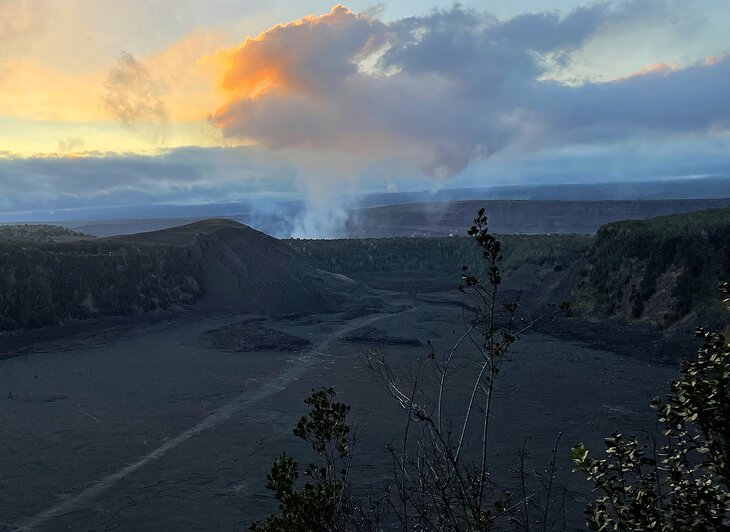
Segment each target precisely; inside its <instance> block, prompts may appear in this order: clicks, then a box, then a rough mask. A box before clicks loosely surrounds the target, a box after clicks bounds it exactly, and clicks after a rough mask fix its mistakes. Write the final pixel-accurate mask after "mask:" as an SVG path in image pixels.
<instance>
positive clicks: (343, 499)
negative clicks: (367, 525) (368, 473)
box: [251, 388, 351, 532]
mask: <svg viewBox="0 0 730 532" xmlns="http://www.w3.org/2000/svg"><path fill="white" fill-rule="evenodd" d="M335 395H336V394H335V391H334V389H333V388H322V389H320V390H317V391H313V392H312V394H311V395H310V396H309V397H307V398H306V399H305V400H304V402H305V404H307V405H309V407H310V411H309V413H308V414H307V415H306V416H303V417H302V418H301V419H300V420H299V422H298V423H297V426H296V428H295V429H294V435H295V436H297V437H299V438H301V439H302V440H304V441H306V442H308V443H309V444H310V445H311V447H312V450H314V452H315V453H317V455H318V456H319V457H320V458H321V463H320V464H314V463H310V464H309V465H308V466H307V468H306V469H305V471H304V475H305V476H306V477H307V478H308V480H307V481H306V482H305V483H304V485H303V486H302V487H301V488H299V489H297V487H296V484H297V480H298V479H299V464H298V463H297V462H295V461H294V459H293V458H292V457H291V456H289V455H288V454H286V453H282V454H281V456H279V457H278V458H276V459H275V460H274V463H273V465H272V467H271V472H270V473H269V475H268V483H267V485H266V487H267V488H268V489H269V490H271V491H272V492H273V493H274V496H275V497H276V499H277V500H278V501H279V510H280V511H279V513H278V514H271V515H270V516H269V517H268V518H267V519H266V522H265V523H254V524H253V525H252V526H251V530H253V531H255V532H319V531H326V530H341V529H342V527H343V521H344V519H345V516H346V515H347V513H348V509H349V496H348V495H349V494H348V489H347V485H348V474H349V457H350V444H351V443H350V438H351V429H350V425H349V424H348V422H347V415H348V413H349V411H350V407H349V406H348V405H345V404H343V403H339V402H336V401H335V400H334V399H335Z"/></svg>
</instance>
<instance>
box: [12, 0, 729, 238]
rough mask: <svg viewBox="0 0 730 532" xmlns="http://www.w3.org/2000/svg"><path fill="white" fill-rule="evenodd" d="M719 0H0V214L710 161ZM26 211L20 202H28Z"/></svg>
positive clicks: (555, 177) (722, 34)
mask: <svg viewBox="0 0 730 532" xmlns="http://www.w3.org/2000/svg"><path fill="white" fill-rule="evenodd" d="M728 27H730V10H728V9H727V0H695V1H693V2H686V1H675V0H620V1H619V0H617V1H606V2H584V1H578V0H545V1H536V0H532V1H528V0H514V1H511V2H503V1H501V0H481V1H477V0H472V1H465V2H461V3H459V4H452V3H446V2H433V1H424V0H418V1H416V0H399V1H386V2H381V3H375V2H368V1H359V0H358V1H353V2H350V3H348V4H346V5H341V4H337V5H333V4H331V3H328V2H319V1H308V2H304V1H300V0H275V1H257V2H253V1H248V0H207V1H206V2H200V1H198V0H126V1H125V2H107V1H104V0H0V216H1V217H3V218H4V219H9V218H12V216H13V215H14V214H17V215H19V216H20V215H21V214H22V215H23V216H26V217H27V215H28V213H35V212H37V213H43V212H51V211H54V212H58V211H68V213H69V214H68V216H69V217H70V218H73V217H74V212H76V211H75V210H76V209H83V208H88V207H90V206H97V207H98V206H105V205H108V206H115V207H120V206H125V205H130V206H131V205H157V204H169V203H176V204H201V203H203V204H204V203H210V202H214V203H224V202H236V201H250V202H253V203H255V204H257V205H260V206H262V207H261V208H262V209H263V208H265V207H264V206H265V205H268V204H270V203H269V202H270V201H271V200H280V199H298V200H301V201H303V202H304V203H305V204H306V205H307V210H306V211H305V212H306V214H305V215H304V218H303V219H302V220H300V223H299V225H298V227H299V229H298V231H299V232H300V233H301V234H306V235H310V236H322V235H326V233H327V232H328V231H331V229H332V227H333V226H336V225H337V224H339V223H342V222H343V220H344V218H346V216H347V214H346V209H347V206H348V204H349V202H350V201H352V198H353V197H356V196H357V195H358V194H361V193H367V192H385V191H405V190H438V189H440V188H444V187H464V186H491V185H499V184H519V183H591V182H616V183H620V182H626V181H640V180H656V179H672V178H679V177H699V176H718V175H725V174H728V175H730V172H727V169H728V168H729V167H730V166H728V165H729V164H730V149H728V148H730V97H728V94H730V56H728V54H729V53H730V33H729V32H728V31H727V28H728ZM39 216H40V214H39Z"/></svg>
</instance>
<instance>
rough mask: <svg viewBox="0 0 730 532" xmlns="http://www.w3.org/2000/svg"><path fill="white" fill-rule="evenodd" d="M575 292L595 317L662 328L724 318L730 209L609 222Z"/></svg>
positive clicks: (581, 305) (729, 266)
mask: <svg viewBox="0 0 730 532" xmlns="http://www.w3.org/2000/svg"><path fill="white" fill-rule="evenodd" d="M587 263H588V267H587V269H586V271H585V272H584V275H583V278H582V279H581V281H580V282H579V286H578V288H577V290H576V292H575V299H576V302H577V304H578V308H579V309H580V310H581V311H583V312H584V313H586V314H588V315H594V316H603V317H609V318H616V319H621V320H625V321H631V320H640V321H644V322H648V323H651V324H654V325H657V326H660V327H667V326H670V325H673V324H675V323H682V322H689V321H694V322H696V321H697V318H698V315H699V317H711V316H713V315H714V316H719V315H720V314H719V311H720V308H719V300H720V297H719V295H718V293H717V285H718V283H719V282H720V280H726V279H728V277H730V209H713V210H706V211H700V212H696V213H690V214H682V215H674V216H666V217H659V218H654V219H651V220H642V221H633V222H618V223H613V224H608V225H606V226H604V227H602V228H601V229H600V230H599V231H598V235H597V237H596V240H595V243H594V245H593V247H592V248H591V250H590V251H589V253H588V256H587Z"/></svg>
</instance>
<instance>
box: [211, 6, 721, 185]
mask: <svg viewBox="0 0 730 532" xmlns="http://www.w3.org/2000/svg"><path fill="white" fill-rule="evenodd" d="M662 10H663V6H662V3H661V2H657V1H653V0H633V1H629V2H604V3H598V4H591V5H589V6H587V7H582V8H578V9H575V10H573V11H571V12H570V13H568V14H566V15H560V14H558V13H552V12H551V13H528V14H523V15H520V16H517V17H514V18H512V19H509V20H506V21H500V20H497V19H496V18H494V17H493V16H491V15H489V14H485V13H481V12H477V11H473V10H468V9H464V8H461V7H459V6H455V7H453V8H451V9H448V10H437V11H434V12H432V13H430V14H429V15H426V16H421V17H412V18H407V19H403V20H398V21H394V22H389V23H385V22H382V21H379V20H377V19H375V18H372V17H371V16H369V15H363V14H360V15H358V14H355V13H353V12H351V11H349V10H348V9H346V8H345V7H343V6H336V7H335V8H333V10H332V11H331V12H330V13H328V14H326V15H323V16H320V17H307V18H305V19H302V20H298V21H295V22H293V23H290V24H286V25H279V26H275V27H273V28H272V29H270V30H268V31H266V32H264V33H262V34H261V35H259V36H258V37H256V38H254V39H247V40H246V41H245V42H244V43H243V44H242V45H241V46H240V47H238V48H237V49H235V50H233V51H231V52H230V60H229V63H228V68H227V70H226V74H225V77H224V82H223V88H224V89H226V90H228V92H229V94H230V97H229V101H228V102H227V104H226V105H225V106H223V107H222V108H220V109H219V110H218V111H217V112H216V114H215V117H214V118H215V121H216V123H217V124H218V126H219V127H220V128H221V130H222V131H223V133H224V135H226V136H228V137H240V138H245V139H251V140H253V141H255V142H257V143H259V144H261V145H263V146H267V147H269V148H272V149H296V150H309V151H315V152H320V153H323V154H327V153H331V152H338V153H343V152H344V153H350V154H351V155H352V156H354V157H360V158H364V159H367V160H378V159H389V158H398V159H406V160H409V161H411V162H412V163H413V164H414V165H415V166H417V167H418V168H420V169H421V170H422V171H425V172H426V173H429V174H434V175H437V176H448V175H454V174H457V173H459V172H460V171H462V170H463V169H464V168H465V167H466V166H467V165H468V164H469V163H470V162H471V161H473V160H475V159H480V158H484V157H489V156H491V155H492V154H494V153H497V152H499V151H501V150H503V149H505V148H507V147H510V148H514V147H515V146H522V147H523V148H527V147H529V148H530V149H535V148H540V147H547V146H550V145H554V144H564V143H571V142H580V143H583V142H596V141H605V140H615V139H627V138H630V137H641V136H642V135H657V134H660V135H663V134H670V133H673V132H689V131H709V130H713V129H724V128H727V127H728V123H729V122H730V101H729V100H728V99H727V98H723V96H722V95H723V94H727V93H728V91H730V60H728V59H726V58H724V57H721V58H719V59H716V60H715V61H712V62H707V63H702V64H697V65H693V66H689V67H686V68H678V69H675V70H671V69H663V70H662V69H659V70H658V71H657V70H656V69H648V70H646V71H644V72H641V73H639V74H637V75H635V76H630V77H626V78H623V79H615V80H612V81H609V82H590V81H587V82H584V83H582V84H577V85H576V84H564V83H560V82H558V81H555V80H552V79H549V75H548V74H549V73H550V69H551V68H554V66H555V65H556V64H563V65H565V64H568V63H569V62H570V60H571V54H572V53H573V52H575V51H576V50H578V49H580V47H581V46H583V45H584V44H585V43H586V42H587V41H588V40H590V39H591V38H593V37H594V36H596V35H599V34H600V33H601V32H605V31H608V30H609V29H611V28H615V27H616V26H620V25H621V24H624V23H628V22H630V23H631V24H636V23H637V22H640V21H641V20H642V19H643V20H646V19H649V18H651V17H653V16H659V15H662V16H664V15H666V13H663V11H662ZM729 44H730V43H729ZM325 156H326V155H325Z"/></svg>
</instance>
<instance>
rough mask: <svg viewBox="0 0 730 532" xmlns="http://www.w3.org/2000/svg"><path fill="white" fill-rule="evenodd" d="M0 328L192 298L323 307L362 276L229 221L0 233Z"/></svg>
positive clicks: (193, 301)
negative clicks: (113, 231)
mask: <svg viewBox="0 0 730 532" xmlns="http://www.w3.org/2000/svg"><path fill="white" fill-rule="evenodd" d="M0 272H2V274H0V330H13V329H17V328H33V327H42V326H44V325H51V324H56V323H59V322H64V321H67V320H69V319H85V318H91V317H99V316H122V315H129V314H138V313H143V312H150V311H158V310H166V309H178V308H182V307H187V306H192V305H195V308H197V309H200V310H201V311H223V310H231V311H241V312H256V313H264V314H266V313H269V314H287V313H297V312H317V311H326V310H329V309H331V308H336V307H337V304H336V303H337V302H338V301H340V298H342V295H341V291H345V292H347V291H352V290H357V289H358V288H359V285H357V284H356V283H354V282H353V281H350V280H347V279H346V278H343V277H342V276H336V275H333V274H329V273H327V272H323V271H321V270H318V269H317V268H315V267H313V266H311V265H310V264H309V263H308V261H306V260H304V259H302V258H301V257H300V256H298V255H297V254H296V252H294V251H293V250H292V249H291V248H290V247H288V246H286V245H285V244H283V243H282V242H280V241H278V240H276V239H274V238H272V237H269V236H267V235H265V234H263V233H260V232H258V231H256V230H254V229H251V228H250V227H246V226H244V225H241V224H238V223H236V222H232V221H230V220H206V221H202V222H196V223H193V224H189V225H186V226H182V227H177V228H173V229H168V230H163V231H155V232H151V233H142V234H137V235H130V236H124V237H117V238H109V239H97V240H90V241H78V242H69V243H28V242H23V243H21V242H16V241H3V242H0Z"/></svg>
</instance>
